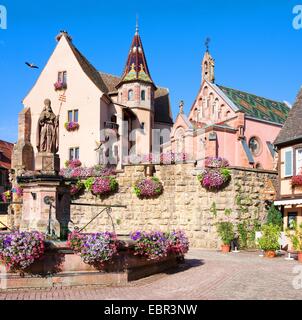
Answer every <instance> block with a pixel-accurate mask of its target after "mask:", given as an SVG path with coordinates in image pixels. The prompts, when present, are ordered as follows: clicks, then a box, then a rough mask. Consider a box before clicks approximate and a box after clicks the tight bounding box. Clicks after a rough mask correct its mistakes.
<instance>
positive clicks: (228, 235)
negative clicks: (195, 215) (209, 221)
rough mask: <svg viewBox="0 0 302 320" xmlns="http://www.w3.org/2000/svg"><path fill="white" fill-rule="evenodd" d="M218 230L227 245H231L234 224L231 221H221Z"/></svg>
mask: <svg viewBox="0 0 302 320" xmlns="http://www.w3.org/2000/svg"><path fill="white" fill-rule="evenodd" d="M217 226H218V227H217V232H218V234H219V236H220V238H221V240H222V242H223V244H225V245H229V244H230V243H231V241H232V240H233V239H234V236H235V234H234V226H233V224H232V223H231V222H219V223H218V224H217Z"/></svg>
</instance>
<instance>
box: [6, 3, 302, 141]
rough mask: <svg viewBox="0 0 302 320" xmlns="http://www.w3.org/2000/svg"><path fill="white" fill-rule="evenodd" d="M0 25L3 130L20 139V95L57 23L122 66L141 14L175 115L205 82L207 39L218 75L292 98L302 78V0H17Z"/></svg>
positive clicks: (106, 67)
mask: <svg viewBox="0 0 302 320" xmlns="http://www.w3.org/2000/svg"><path fill="white" fill-rule="evenodd" d="M0 4H2V5H5V6H6V8H7V11H8V29H7V30H1V29H0V75H1V76H0V110H1V117H0V139H4V140H8V141H12V142H14V141H16V140H17V122H18V116H17V115H18V112H19V111H20V110H21V109H22V102H21V101H22V99H23V98H24V97H25V95H26V93H27V92H28V90H29V89H30V88H31V87H32V85H33V84H34V82H35V80H36V78H37V77H38V75H39V72H40V71H35V70H31V69H29V68H27V67H26V66H25V64H24V62H25V61H30V62H34V63H36V64H37V65H39V66H40V67H43V66H44V65H45V64H46V62H47V60H48V58H49V56H50V54H51V53H52V51H53V49H54V47H55V45H56V42H55V36H56V35H57V34H58V31H59V30H62V29H64V30H68V32H69V33H70V34H71V35H72V37H73V40H74V43H75V45H76V46H77V47H78V48H79V49H80V51H81V52H82V53H83V54H84V55H85V56H86V57H87V58H88V60H89V61H90V62H91V63H92V64H93V65H94V66H95V67H96V68H97V69H98V70H101V71H104V72H108V73H112V74H117V75H120V74H121V73H122V70H123V68H124V64H125V60H126V56H127V53H128V50H129V46H130V43H131V40H132V37H133V34H134V31H135V17H136V14H139V21H140V23H139V24H140V34H141V37H142V41H143V44H144V48H145V53H146V56H147V60H148V64H149V69H150V72H151V75H152V77H153V80H154V81H155V82H156V84H157V85H160V86H164V87H168V88H169V89H170V95H171V104H172V110H173V116H174V118H175V116H176V114H177V111H178V103H179V101H180V100H181V99H183V100H184V101H185V111H186V112H188V111H189V109H190V107H191V104H192V102H193V101H194V99H195V97H196V94H197V92H198V89H199V86H200V79H201V67H200V64H201V59H202V57H203V54H204V50H205V47H204V40H205V38H206V37H208V36H209V37H210V38H211V39H212V40H211V44H210V51H211V53H212V55H213V57H214V58H215V60H216V82H217V84H221V85H225V86H229V87H232V88H236V89H240V90H243V91H247V92H251V93H254V94H257V95H260V96H264V97H268V98H271V99H276V100H280V101H284V100H286V101H289V102H290V103H293V102H294V100H295V97H296V94H297V92H298V90H299V88H300V86H301V85H302V61H301V52H302V30H295V29H294V28H293V27H292V20H293V18H294V15H293V13H292V10H293V7H294V6H295V5H297V4H302V0H300V3H299V0H295V1H292V0H265V1H263V0H244V1H243V0H242V1H239V0H211V1H210V0H207V1H204V0H200V1H193V0H185V1H183V0H173V1H165V0H161V1H158V0H153V1H129V2H128V1H125V0H123V1H119V0H115V1H102V0H86V1H77V0H74V1H68V0H64V1H43V4H42V1H34V0H32V1H31V0H27V1H15V0H14V1H13V0H0Z"/></svg>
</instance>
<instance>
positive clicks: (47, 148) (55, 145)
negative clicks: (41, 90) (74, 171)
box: [36, 99, 59, 154]
mask: <svg viewBox="0 0 302 320" xmlns="http://www.w3.org/2000/svg"><path fill="white" fill-rule="evenodd" d="M44 104H45V106H44V108H43V111H42V113H41V115H40V118H39V121H38V126H37V145H36V146H37V149H38V151H39V152H46V153H53V154H55V153H57V152H58V150H59V116H56V115H55V114H54V113H53V111H52V108H51V101H50V100H49V99H46V100H45V101H44Z"/></svg>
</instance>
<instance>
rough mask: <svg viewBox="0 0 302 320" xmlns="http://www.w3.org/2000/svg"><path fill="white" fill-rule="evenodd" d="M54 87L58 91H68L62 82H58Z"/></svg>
mask: <svg viewBox="0 0 302 320" xmlns="http://www.w3.org/2000/svg"><path fill="white" fill-rule="evenodd" d="M54 87H55V90H56V91H60V90H65V89H67V84H66V83H63V82H60V81H57V82H56V83H55V84H54Z"/></svg>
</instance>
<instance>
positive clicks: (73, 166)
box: [65, 159, 82, 169]
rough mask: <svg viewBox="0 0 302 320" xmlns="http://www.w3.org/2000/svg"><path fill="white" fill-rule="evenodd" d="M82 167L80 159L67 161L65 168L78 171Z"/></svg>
mask: <svg viewBox="0 0 302 320" xmlns="http://www.w3.org/2000/svg"><path fill="white" fill-rule="evenodd" d="M81 166H82V162H81V161H80V160H78V159H76V160H67V161H65V167H66V168H69V169H76V168H79V167H81Z"/></svg>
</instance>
